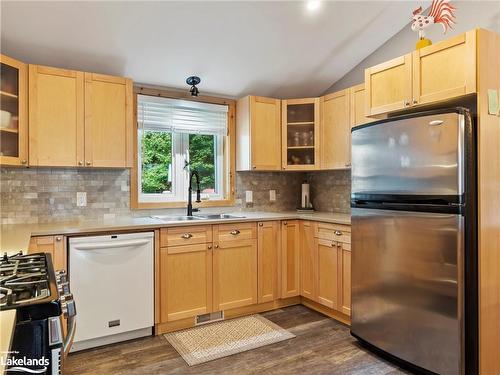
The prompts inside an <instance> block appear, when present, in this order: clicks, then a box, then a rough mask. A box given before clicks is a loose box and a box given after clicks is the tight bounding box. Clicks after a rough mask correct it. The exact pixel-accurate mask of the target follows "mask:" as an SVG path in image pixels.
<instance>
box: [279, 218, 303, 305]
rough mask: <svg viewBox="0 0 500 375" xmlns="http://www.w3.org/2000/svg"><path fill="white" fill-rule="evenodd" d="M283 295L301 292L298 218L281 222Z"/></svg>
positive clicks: (289, 295)
mask: <svg viewBox="0 0 500 375" xmlns="http://www.w3.org/2000/svg"><path fill="white" fill-rule="evenodd" d="M281 252H282V253H281V254H282V255H281V297H282V298H287V297H295V296H298V295H299V294H300V230H299V222H298V220H292V221H282V222H281Z"/></svg>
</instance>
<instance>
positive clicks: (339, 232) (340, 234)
mask: <svg viewBox="0 0 500 375" xmlns="http://www.w3.org/2000/svg"><path fill="white" fill-rule="evenodd" d="M333 233H334V234H335V235H336V236H342V232H341V231H339V230H336V231H335V232H333Z"/></svg>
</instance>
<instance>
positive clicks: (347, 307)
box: [338, 242, 351, 316]
mask: <svg viewBox="0 0 500 375" xmlns="http://www.w3.org/2000/svg"><path fill="white" fill-rule="evenodd" d="M338 246H339V250H338V251H339V254H341V255H342V284H341V288H340V291H341V298H340V300H341V309H340V311H341V312H342V313H344V314H346V315H349V316H350V315H351V244H348V243H341V242H339V243H338Z"/></svg>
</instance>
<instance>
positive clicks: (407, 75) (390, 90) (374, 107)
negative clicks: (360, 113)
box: [365, 54, 412, 116]
mask: <svg viewBox="0 0 500 375" xmlns="http://www.w3.org/2000/svg"><path fill="white" fill-rule="evenodd" d="M411 65H412V55H411V54H407V55H404V56H401V57H397V58H395V59H392V60H389V61H386V62H384V63H382V64H379V65H376V66H373V67H371V68H368V69H366V70H365V114H366V115H367V116H373V115H378V114H381V113H386V112H391V111H395V110H400V109H403V108H405V107H408V106H410V104H411V98H412V68H411Z"/></svg>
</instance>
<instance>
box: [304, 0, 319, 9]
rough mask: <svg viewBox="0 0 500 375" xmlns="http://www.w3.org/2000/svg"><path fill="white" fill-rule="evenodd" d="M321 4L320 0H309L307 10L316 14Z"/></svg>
mask: <svg viewBox="0 0 500 375" xmlns="http://www.w3.org/2000/svg"><path fill="white" fill-rule="evenodd" d="M320 5H321V2H320V1H319V0H308V2H307V10H308V11H310V12H314V11H316V10H318V9H319V6H320Z"/></svg>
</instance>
